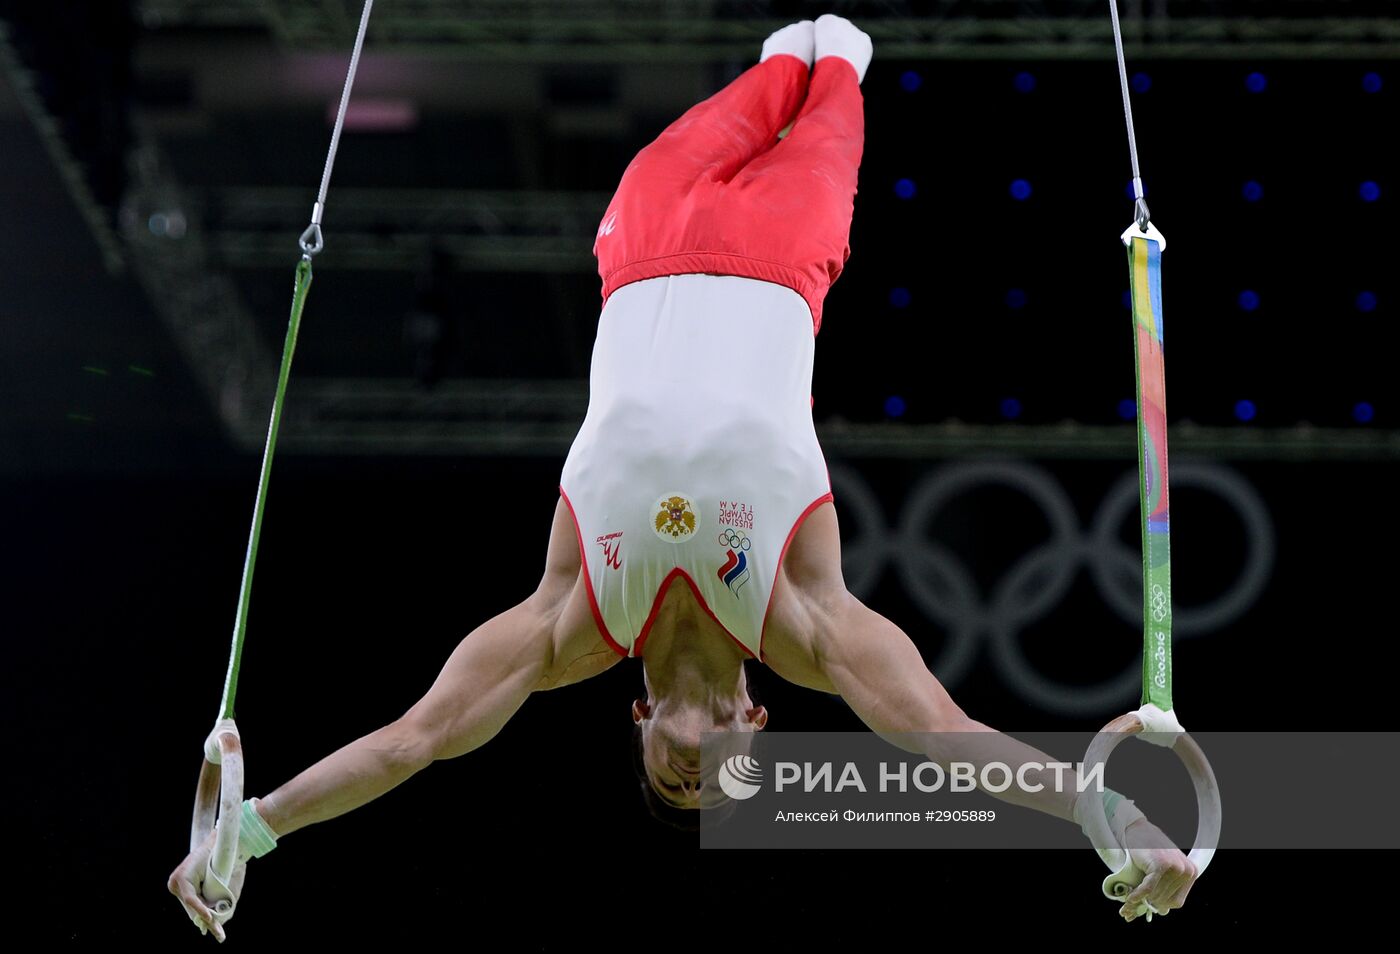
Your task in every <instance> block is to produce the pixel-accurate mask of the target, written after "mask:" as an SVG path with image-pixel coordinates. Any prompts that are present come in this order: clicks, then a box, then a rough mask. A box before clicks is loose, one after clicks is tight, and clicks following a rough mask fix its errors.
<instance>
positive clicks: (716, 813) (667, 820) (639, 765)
mask: <svg viewBox="0 0 1400 954" xmlns="http://www.w3.org/2000/svg"><path fill="white" fill-rule="evenodd" d="M744 668H745V673H744V674H745V676H746V677H747V678H746V679H745V681H746V682H747V683H748V686H749V698H750V699H751V700H753V701H754V705H757V704H758V700H757V697H756V696H755V695H754V691H753V678H752V673H753V667H750V666H748V665H747V664H746V665H745V667H744ZM632 770H633V771H634V772H636V773H637V781H638V783H639V784H640V786H641V790H642V804H644V805H646V807H647V811H648V812H650V813H651V817H652V818H655V819H656V820H657V821H659V822H661V823H662V824H663V825H666V826H668V827H670V828H675V829H678V830H680V831H689V832H697V831H699V830H700V810H697V809H694V808H677V807H676V806H675V805H672V804H671V803H670V802H668V801H666V800H665V799H664V798H662V797H661V796H660V795H658V794H657V792H656V789H655V788H654V787H653V786H652V784H651V779H650V778H648V777H647V765H646V758H645V755H644V750H643V748H642V727H641V726H640V725H633V726H632ZM734 804H735V803H734V800H733V799H732V798H727V799H725V800H724V802H723V804H721V805H718V806H716V807H714V808H710V809H704V810H705V811H708V812H709V813H710V815H709V817H710V818H711V819H712V821H713V822H714V823H715V824H722V823H723V822H725V821H728V820H729V817H730V816H731V815H732V814H733V813H734Z"/></svg>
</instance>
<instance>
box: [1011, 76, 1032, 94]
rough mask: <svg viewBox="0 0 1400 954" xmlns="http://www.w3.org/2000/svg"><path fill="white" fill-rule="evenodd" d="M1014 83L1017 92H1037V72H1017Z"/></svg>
mask: <svg viewBox="0 0 1400 954" xmlns="http://www.w3.org/2000/svg"><path fill="white" fill-rule="evenodd" d="M1012 83H1013V84H1014V85H1015V86H1016V92H1018V93H1034V92H1035V74H1034V73H1017V74H1016V78H1015V79H1014V80H1012Z"/></svg>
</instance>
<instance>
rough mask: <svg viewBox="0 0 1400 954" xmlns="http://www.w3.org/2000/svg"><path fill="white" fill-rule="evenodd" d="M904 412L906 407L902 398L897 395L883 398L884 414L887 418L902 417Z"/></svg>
mask: <svg viewBox="0 0 1400 954" xmlns="http://www.w3.org/2000/svg"><path fill="white" fill-rule="evenodd" d="M905 410H907V405H906V404H905V403H904V398H902V397H900V396H899V395H898V394H891V395H890V396H889V397H887V398H885V414H886V415H887V416H889V417H903V416H904V412H905Z"/></svg>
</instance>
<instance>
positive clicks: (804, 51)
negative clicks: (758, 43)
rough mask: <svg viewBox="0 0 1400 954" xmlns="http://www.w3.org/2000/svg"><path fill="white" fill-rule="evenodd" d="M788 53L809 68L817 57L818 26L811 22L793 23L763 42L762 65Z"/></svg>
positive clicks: (760, 60) (759, 59)
mask: <svg viewBox="0 0 1400 954" xmlns="http://www.w3.org/2000/svg"><path fill="white" fill-rule="evenodd" d="M779 53H787V54H789V55H790V56H795V57H797V58H798V59H799V60H801V61H802V62H804V63H806V64H807V65H808V66H811V65H812V60H813V58H814V57H815V55H816V25H815V24H814V23H812V21H811V20H803V21H801V22H800V23H791V24H789V25H787V26H785V27H783V28H782V29H781V30H779V31H778V32H776V33H774V34H773V35H772V36H770V37H769V38H768V39H766V40H764V41H763V55H762V56H760V57H759V58H758V61H759V62H760V63H762V62H763V61H764V60H766V59H768V57H770V56H777V55H778V54H779Z"/></svg>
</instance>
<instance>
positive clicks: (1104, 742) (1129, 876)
mask: <svg viewBox="0 0 1400 954" xmlns="http://www.w3.org/2000/svg"><path fill="white" fill-rule="evenodd" d="M1144 710H1149V712H1148V715H1147V717H1146V718H1147V719H1150V720H1151V721H1152V722H1153V723H1154V724H1162V723H1169V724H1171V725H1174V726H1175V727H1174V729H1173V730H1172V731H1168V732H1164V731H1160V730H1158V729H1155V728H1154V729H1153V730H1152V731H1148V730H1147V721H1146V720H1145V718H1144V715H1143V714H1142V713H1143V711H1144ZM1154 716H1155V717H1156V718H1154ZM1163 717H1165V718H1163ZM1143 732H1147V734H1146V735H1145V736H1144V739H1145V740H1146V741H1149V742H1152V743H1153V744H1155V745H1161V746H1163V747H1165V748H1170V749H1171V750H1172V751H1173V752H1175V753H1176V755H1177V758H1179V759H1181V761H1182V764H1183V765H1185V766H1186V771H1187V773H1188V774H1190V776H1191V784H1192V785H1193V786H1194V787H1195V789H1196V815H1197V821H1196V842H1195V844H1194V845H1193V846H1192V848H1191V853H1190V854H1189V855H1188V856H1187V857H1188V858H1189V859H1190V861H1191V863H1192V864H1194V865H1195V866H1196V875H1197V877H1200V875H1202V874H1204V873H1205V870H1206V867H1207V866H1208V865H1209V864H1210V862H1211V860H1212V859H1213V858H1214V857H1215V848H1216V845H1217V844H1219V842H1220V823H1221V807H1220V786H1219V785H1217V784H1216V781H1215V771H1214V770H1213V769H1212V768H1211V766H1210V762H1209V761H1208V760H1207V759H1206V756H1205V753H1204V752H1202V751H1201V747H1200V746H1199V745H1197V744H1196V741H1195V740H1194V739H1192V738H1191V736H1189V735H1187V734H1186V732H1185V731H1184V730H1181V729H1180V727H1179V725H1176V717H1175V716H1174V715H1172V714H1171V713H1163V712H1162V711H1161V710H1160V709H1157V707H1156V706H1144V707H1143V709H1139V710H1138V711H1137V712H1129V713H1127V714H1126V715H1121V716H1119V717H1118V718H1116V719H1114V720H1113V721H1112V722H1110V723H1109V724H1108V725H1106V726H1104V727H1103V729H1102V730H1101V731H1100V732H1099V733H1098V734H1097V735H1095V736H1094V741H1093V742H1091V743H1090V744H1089V750H1088V752H1086V753H1085V755H1084V769H1083V771H1084V774H1085V776H1086V777H1087V776H1088V775H1089V774H1090V773H1092V772H1094V771H1095V770H1096V769H1097V768H1098V767H1101V766H1102V765H1104V764H1105V763H1107V761H1108V757H1109V756H1110V755H1112V754H1113V750H1114V749H1115V748H1117V747H1118V746H1119V744H1121V743H1122V742H1123V741H1124V740H1125V739H1127V738H1128V737H1129V736H1131V735H1136V734H1139V733H1143ZM1088 804H1089V806H1090V810H1089V812H1088V818H1087V819H1086V822H1087V826H1088V828H1089V829H1090V831H1089V832H1088V834H1089V836H1090V841H1091V842H1092V843H1093V844H1094V850H1095V851H1096V852H1098V855H1099V857H1100V858H1101V859H1102V860H1103V863H1104V864H1105V865H1107V866H1108V868H1109V870H1110V871H1112V872H1113V874H1111V875H1109V876H1108V877H1107V878H1105V879H1104V882H1103V893H1104V896H1105V897H1107V898H1109V899H1110V900H1113V901H1122V900H1123V899H1124V898H1126V897H1127V896H1128V894H1129V893H1131V892H1132V890H1133V889H1134V888H1136V887H1137V886H1138V885H1139V884H1141V883H1142V879H1143V874H1144V872H1142V871H1141V870H1140V869H1139V868H1138V867H1137V865H1135V864H1133V861H1132V858H1131V857H1130V856H1129V854H1128V851H1127V849H1126V847H1123V846H1119V845H1118V839H1117V837H1116V836H1115V835H1114V834H1113V829H1112V828H1111V827H1110V826H1109V823H1108V817H1107V815H1106V814H1105V812H1104V807H1103V802H1102V800H1101V799H1097V798H1091V799H1089V800H1088ZM1099 845H1114V846H1115V847H1112V848H1100V847H1098V846H1099ZM1143 909H1144V910H1145V911H1146V910H1150V909H1148V907H1147V905H1145V904H1144V905H1143ZM1140 913H1141V912H1140ZM1158 913H1160V912H1158Z"/></svg>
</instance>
